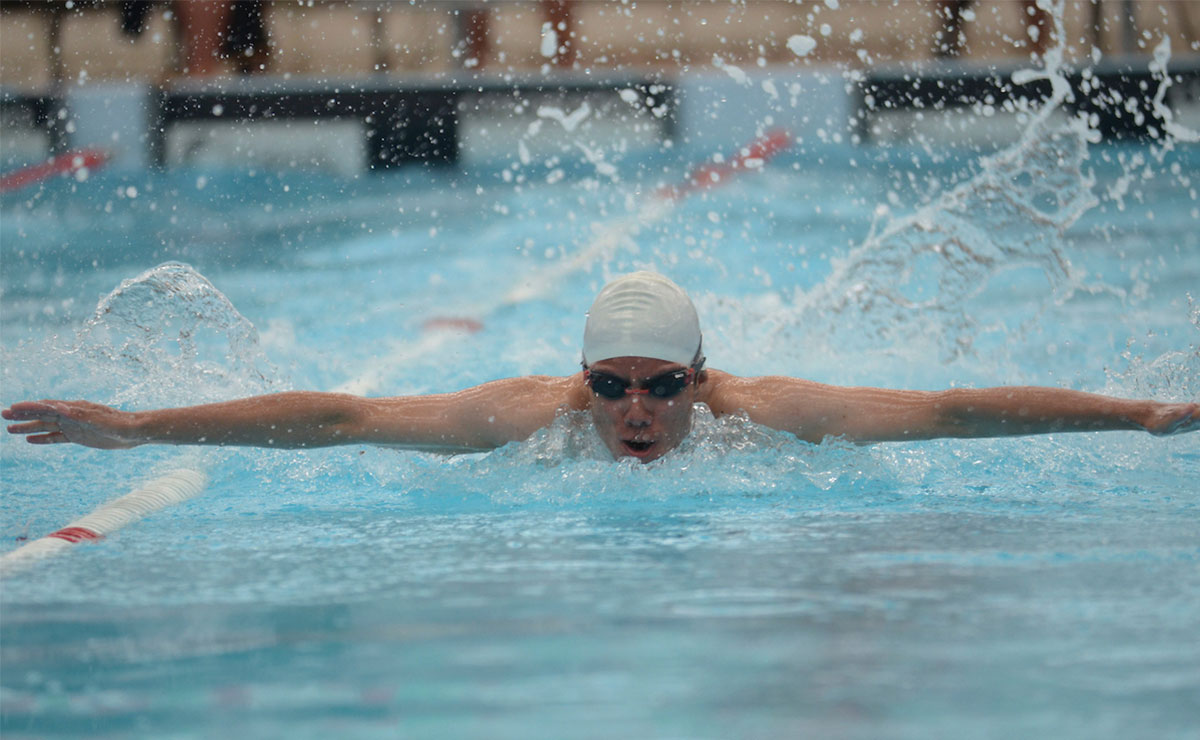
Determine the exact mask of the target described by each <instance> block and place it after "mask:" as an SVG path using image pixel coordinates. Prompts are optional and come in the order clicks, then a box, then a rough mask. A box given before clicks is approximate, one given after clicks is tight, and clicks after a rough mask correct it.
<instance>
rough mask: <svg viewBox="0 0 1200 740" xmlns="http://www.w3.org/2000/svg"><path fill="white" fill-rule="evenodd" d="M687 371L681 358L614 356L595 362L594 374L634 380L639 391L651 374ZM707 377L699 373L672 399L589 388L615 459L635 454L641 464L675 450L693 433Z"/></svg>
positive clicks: (600, 429)
mask: <svg viewBox="0 0 1200 740" xmlns="http://www.w3.org/2000/svg"><path fill="white" fill-rule="evenodd" d="M684 369H686V368H685V367H684V366H683V365H680V364H679V363H677V362H667V361H666V360H654V359H650V358H648V357H614V358H611V359H608V360H601V361H600V362H596V363H593V364H592V365H591V370H592V371H593V372H597V373H608V374H609V375H615V376H617V377H618V378H622V379H624V380H629V381H632V386H631V387H632V388H636V389H641V388H642V387H643V386H644V385H645V383H646V381H647V380H649V379H651V378H654V377H657V376H659V375H662V374H663V373H669V372H672V371H675V370H684ZM707 379H708V376H707V374H706V373H705V372H703V371H702V372H700V373H699V374H698V375H697V376H696V379H695V380H694V381H693V382H692V383H689V384H688V385H687V387H685V388H684V389H683V390H682V391H680V392H679V393H678V394H676V395H674V396H672V397H670V398H656V397H654V396H651V395H649V394H637V395H630V394H627V395H625V396H622V397H621V398H618V399H615V400H614V399H608V398H605V397H604V396H600V395H598V394H596V393H592V392H591V390H590V389H589V391H588V392H589V393H591V396H592V398H591V412H592V422H593V424H595V427H596V432H597V433H599V435H600V439H601V440H603V441H604V445H605V446H606V447H608V450H609V451H610V452H611V453H612V455H613V457H634V458H637V459H638V460H640V461H642V462H650V461H651V460H657V459H658V458H660V457H662V456H663V455H665V454H667V453H668V452H670V451H671V450H673V449H675V447H676V446H678V445H679V443H680V442H682V441H683V439H684V438H685V437H687V435H688V433H689V432H691V430H692V404H694V403H695V402H696V401H697V399H698V397H699V389H700V385H701V384H702V383H704V382H706V381H707Z"/></svg>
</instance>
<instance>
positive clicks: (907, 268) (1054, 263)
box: [783, 3, 1099, 362]
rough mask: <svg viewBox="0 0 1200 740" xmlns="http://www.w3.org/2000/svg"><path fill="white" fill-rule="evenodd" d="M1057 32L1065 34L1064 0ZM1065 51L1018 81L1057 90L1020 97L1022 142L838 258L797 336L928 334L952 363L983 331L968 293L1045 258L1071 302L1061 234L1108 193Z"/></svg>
mask: <svg viewBox="0 0 1200 740" xmlns="http://www.w3.org/2000/svg"><path fill="white" fill-rule="evenodd" d="M1054 19H1055V24H1056V37H1057V38H1060V39H1061V38H1065V35H1064V31H1063V28H1062V8H1061V3H1060V4H1059V6H1058V7H1057V12H1056V13H1055V14H1054ZM1062 55H1063V50H1062V48H1061V46H1060V47H1057V48H1054V49H1051V50H1050V51H1048V52H1047V54H1046V63H1045V66H1044V68H1042V69H1036V70H1022V71H1019V72H1017V73H1015V74H1014V75H1013V82H1014V83H1016V84H1026V83H1029V82H1033V81H1036V80H1045V81H1047V82H1049V84H1050V88H1051V95H1050V98H1049V99H1048V100H1047V101H1046V102H1045V104H1044V105H1042V106H1041V107H1040V108H1038V109H1036V110H1033V109H1032V107H1031V105H1030V104H1029V103H1028V101H1023V102H1021V103H1020V104H1018V105H1017V109H1018V111H1019V112H1020V113H1021V114H1023V115H1026V116H1028V117H1029V124H1028V126H1027V127H1026V129H1025V130H1024V132H1023V134H1022V136H1021V138H1020V139H1019V141H1017V142H1016V143H1015V144H1014V145H1012V146H1010V147H1008V148H1007V149H1004V150H1002V151H1000V152H998V153H996V154H993V155H991V156H987V157H984V158H982V159H981V160H980V163H979V171H978V173H977V174H976V175H975V176H973V177H971V178H970V179H969V180H967V181H965V182H963V183H961V184H959V185H958V186H956V187H954V188H953V189H951V190H949V191H946V192H943V193H942V194H941V195H940V196H938V197H937V198H936V199H935V200H934V201H932V202H931V203H929V204H927V205H925V206H923V207H921V208H919V209H918V210H917V211H916V212H914V213H912V214H911V215H907V216H903V217H897V218H893V219H891V220H890V221H888V222H887V223H886V225H885V226H884V227H883V229H882V230H881V231H878V232H876V231H875V230H874V229H873V230H872V232H871V233H870V234H869V235H868V236H867V238H866V239H865V240H864V242H863V243H862V244H861V245H859V246H858V247H856V248H854V249H853V250H851V251H850V252H849V253H848V254H847V255H846V256H844V257H842V258H840V259H837V260H835V261H834V262H833V265H832V267H833V269H832V272H831V274H830V275H829V277H828V278H827V279H826V280H825V281H824V282H823V283H822V284H821V285H820V286H818V287H817V288H816V289H814V290H812V291H810V292H808V293H805V294H801V295H800V296H799V297H798V300H797V305H796V309H797V310H796V313H795V321H794V322H793V323H789V325H788V326H786V327H784V328H783V331H784V332H785V334H787V335H789V336H791V335H793V334H795V333H797V332H801V333H802V334H803V337H804V339H805V341H807V342H809V343H813V342H816V343H820V344H825V345H827V346H828V347H829V348H830V349H831V350H833V351H840V350H845V349H848V348H849V349H855V348H857V349H866V348H870V347H880V346H883V347H898V346H905V345H909V344H912V343H914V342H917V343H920V344H922V345H924V346H933V347H935V348H936V349H937V351H938V353H939V354H940V356H941V358H942V360H943V361H944V362H949V361H951V360H953V359H955V358H956V357H959V356H961V355H963V354H968V353H970V352H971V349H972V342H973V337H974V336H975V335H976V334H977V332H978V326H977V323H976V321H975V319H974V318H973V317H972V316H971V311H970V299H971V298H972V297H973V296H975V295H977V294H978V293H980V292H981V291H982V290H983V289H984V287H985V286H986V284H987V282H988V280H989V279H991V278H992V277H994V276H996V275H997V274H999V273H1001V272H1002V271H1005V270H1007V269H1011V268H1013V267H1017V266H1024V265H1036V266H1037V267H1038V268H1040V269H1041V271H1042V272H1043V273H1044V275H1045V276H1046V279H1047V281H1048V283H1049V286H1050V289H1051V292H1052V294H1053V295H1054V296H1055V298H1056V299H1057V300H1059V301H1061V300H1065V299H1066V298H1067V297H1069V295H1070V294H1071V293H1072V292H1073V291H1074V290H1075V289H1076V288H1077V287H1078V286H1079V284H1080V280H1081V278H1080V276H1079V275H1077V274H1076V273H1075V271H1074V270H1073V269H1072V266H1071V263H1070V261H1069V260H1068V259H1067V257H1066V254H1065V251H1064V247H1063V237H1064V234H1065V233H1066V231H1067V230H1068V229H1069V228H1070V227H1071V226H1072V225H1073V224H1075V223H1076V222H1077V221H1078V220H1079V218H1080V217H1081V216H1082V215H1083V214H1085V213H1086V212H1087V211H1088V210H1090V209H1091V208H1092V207H1094V206H1095V205H1096V204H1097V203H1098V202H1099V201H1098V199H1097V197H1096V196H1095V195H1094V193H1093V192H1092V189H1093V187H1094V185H1095V179H1094V177H1093V176H1092V175H1091V173H1089V172H1086V171H1085V169H1084V165H1085V163H1086V162H1087V159H1088V145H1089V143H1095V142H1097V141H1098V140H1099V139H1098V134H1097V133H1096V132H1095V131H1094V130H1093V129H1092V128H1090V127H1089V125H1088V122H1087V120H1085V119H1083V118H1074V119H1070V120H1067V121H1065V122H1063V121H1062V120H1061V115H1060V113H1059V111H1060V108H1061V106H1062V105H1063V104H1064V103H1066V102H1069V101H1070V99H1071V97H1072V92H1071V86H1070V82H1069V81H1068V79H1067V78H1066V76H1065V74H1064V73H1063V70H1062Z"/></svg>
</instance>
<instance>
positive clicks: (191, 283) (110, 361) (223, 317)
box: [73, 262, 280, 406]
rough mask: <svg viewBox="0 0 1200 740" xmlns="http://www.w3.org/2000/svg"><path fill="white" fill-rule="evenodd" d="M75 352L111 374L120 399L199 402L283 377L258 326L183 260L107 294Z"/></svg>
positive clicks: (257, 389) (260, 388)
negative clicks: (266, 350)
mask: <svg viewBox="0 0 1200 740" xmlns="http://www.w3.org/2000/svg"><path fill="white" fill-rule="evenodd" d="M73 353H74V354H77V355H79V356H80V357H82V358H83V359H84V361H85V362H86V363H87V365H88V366H89V368H90V369H91V371H92V372H93V373H96V374H102V375H105V376H107V377H109V381H108V384H109V385H110V386H115V387H117V388H118V389H119V390H118V391H117V394H116V396H115V397H114V399H113V403H118V404H120V403H130V404H134V405H138V406H146V405H165V404H179V403H185V402H186V403H197V402H201V401H207V400H217V399H225V398H229V397H230V395H231V394H234V395H248V394H251V393H262V392H264V391H266V390H268V389H273V388H276V389H277V386H278V385H279V384H280V379H279V378H278V374H277V372H276V370H275V369H274V368H273V367H272V366H271V363H270V362H269V361H268V360H267V358H266V356H265V355H264V353H263V351H262V348H261V347H260V346H259V340H258V332H257V331H256V330H255V328H254V325H253V324H251V323H250V321H249V320H247V319H246V317H245V316H243V315H242V314H241V313H239V312H238V310H237V309H236V308H235V307H234V306H233V304H232V303H231V302H230V301H229V299H228V298H226V297H225V295H224V294H223V293H221V291H219V290H217V288H216V287H215V286H214V285H213V284H212V283H211V282H209V281H208V279H207V278H205V277H204V276H203V275H201V274H200V273H198V272H196V270H194V269H193V268H192V267H190V266H188V265H185V264H182V263H179V262H167V263H164V264H161V265H159V266H157V267H154V268H152V269H149V270H147V271H145V272H143V273H142V274H140V275H137V276H136V277H133V278H131V279H128V280H125V281H123V282H122V283H121V284H120V286H118V287H117V288H116V289H115V290H114V291H113V292H112V293H110V294H109V295H107V296H106V297H104V298H103V299H102V300H101V301H100V303H99V304H98V305H97V307H96V311H95V313H94V314H93V315H92V318H91V319H89V320H88V321H87V323H86V324H84V326H83V328H82V329H81V330H80V332H79V336H78V340H77V346H76V348H75V349H74V350H73Z"/></svg>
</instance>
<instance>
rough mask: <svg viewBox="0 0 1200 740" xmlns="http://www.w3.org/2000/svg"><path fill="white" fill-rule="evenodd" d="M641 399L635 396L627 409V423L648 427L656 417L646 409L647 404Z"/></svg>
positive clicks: (632, 425)
mask: <svg viewBox="0 0 1200 740" xmlns="http://www.w3.org/2000/svg"><path fill="white" fill-rule="evenodd" d="M640 400H641V399H639V398H634V399H633V401H632V403H630V404H629V408H628V409H626V411H625V424H626V425H628V426H631V427H648V426H650V422H651V421H653V420H654V417H653V416H652V415H651V414H650V412H649V411H647V410H646V404H644V403H640V402H639V401H640Z"/></svg>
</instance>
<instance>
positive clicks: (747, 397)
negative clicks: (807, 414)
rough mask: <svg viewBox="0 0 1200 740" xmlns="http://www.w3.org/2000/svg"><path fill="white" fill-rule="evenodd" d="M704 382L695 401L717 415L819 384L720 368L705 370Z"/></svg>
mask: <svg viewBox="0 0 1200 740" xmlns="http://www.w3.org/2000/svg"><path fill="white" fill-rule="evenodd" d="M707 373H708V377H707V380H706V382H704V383H702V384H701V385H700V394H699V397H698V398H697V400H698V401H700V402H702V403H706V404H708V407H709V408H710V409H712V412H713V414H715V415H717V416H721V415H723V414H732V413H737V412H739V411H750V410H753V409H756V408H759V407H762V406H763V405H770V404H772V403H774V402H778V401H780V400H781V398H782V397H784V396H787V397H788V398H789V400H795V399H796V397H797V395H798V394H800V395H803V394H805V393H806V391H809V390H815V389H816V388H819V387H820V386H821V384H820V383H815V382H813V381H811V380H804V379H802V378H793V377H787V376H783V375H755V376H741V375H733V374H731V373H727V372H724V371H722V370H708V371H707Z"/></svg>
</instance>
